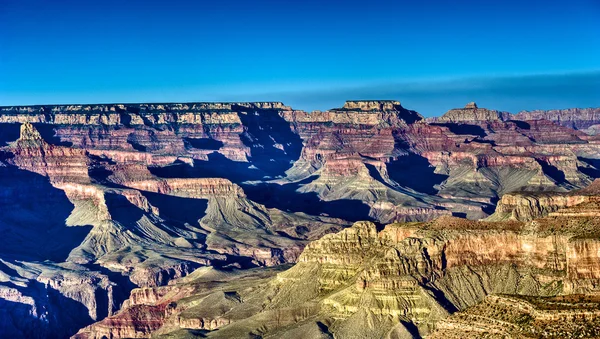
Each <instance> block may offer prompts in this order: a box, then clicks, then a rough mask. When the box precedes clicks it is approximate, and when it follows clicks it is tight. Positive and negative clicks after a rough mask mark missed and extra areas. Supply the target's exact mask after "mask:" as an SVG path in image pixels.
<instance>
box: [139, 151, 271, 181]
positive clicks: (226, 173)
mask: <svg viewBox="0 0 600 339" xmlns="http://www.w3.org/2000/svg"><path fill="white" fill-rule="evenodd" d="M148 169H149V170H150V173H152V174H154V175H156V176H158V177H161V178H225V179H229V180H231V181H232V182H234V183H240V182H243V181H248V180H261V179H263V178H265V177H266V176H267V173H266V172H264V171H262V170H260V169H258V168H256V167H252V166H251V164H249V163H247V162H241V161H233V160H230V159H228V158H226V157H225V156H224V155H222V154H221V153H217V152H213V153H210V154H209V155H208V160H194V165H193V166H191V165H189V164H187V163H184V162H181V161H176V162H174V163H173V164H171V165H167V166H161V167H149V168H148Z"/></svg>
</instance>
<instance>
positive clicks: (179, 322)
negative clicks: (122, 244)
mask: <svg viewBox="0 0 600 339" xmlns="http://www.w3.org/2000/svg"><path fill="white" fill-rule="evenodd" d="M567 210H569V209H567ZM569 211H570V210H569ZM576 211H577V210H573V211H571V212H572V213H571V214H567V215H564V214H563V215H558V216H553V217H549V216H547V217H543V218H538V219H536V220H534V221H531V222H520V221H500V222H486V221H470V220H466V219H460V218H455V217H441V218H439V219H436V220H433V221H431V222H413V223H394V224H390V225H387V226H385V227H384V228H383V229H381V230H379V231H378V230H377V227H376V225H375V224H373V223H371V222H357V223H355V224H354V225H353V226H352V227H350V228H347V229H344V230H342V231H340V232H338V233H336V234H328V235H325V236H324V237H322V238H321V239H320V240H317V241H314V242H311V243H310V244H309V245H308V246H306V248H305V249H304V252H303V253H302V255H301V256H300V258H299V260H298V263H297V264H295V265H294V266H293V267H292V268H290V269H288V270H285V271H281V269H282V268H279V269H278V270H274V269H269V270H249V271H236V270H234V271H223V270H218V269H212V268H203V269H199V270H197V271H196V272H194V273H192V274H191V275H189V276H187V277H186V278H183V279H180V280H177V281H174V282H173V283H172V284H169V285H168V286H162V287H154V288H144V289H135V290H133V291H132V294H131V297H130V298H129V300H128V301H127V302H126V303H125V304H124V307H123V309H122V310H121V311H120V312H119V313H117V314H116V315H113V316H111V317H108V318H107V319H105V320H103V321H101V322H98V323H96V324H93V325H91V326H88V327H86V328H84V329H82V330H81V331H80V332H79V333H78V334H77V335H76V336H75V338H102V337H108V338H148V337H150V336H151V335H152V337H159V338H160V337H164V338H171V337H186V335H190V336H191V335H196V336H206V337H210V338H247V337H257V336H258V337H264V338H321V337H322V338H331V337H340V338H420V337H431V338H444V337H446V338H479V337H486V338H488V337H490V338H496V337H497V338H507V337H508V338H517V337H518V338H521V337H528V338H536V337H544V338H565V337H581V338H593V337H597V336H598V335H600V332H599V331H600V327H599V326H598V325H599V323H598V322H599V321H600V318H599V316H600V303H599V300H598V292H599V291H598V286H599V285H598V283H599V282H600V260H598V249H599V248H600V240H598V239H599V238H598V235H599V234H600V223H599V222H598V220H597V216H594V217H590V216H589V215H587V214H577V213H576ZM596 212H597V213H600V206H597V207H596Z"/></svg>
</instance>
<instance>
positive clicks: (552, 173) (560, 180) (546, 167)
mask: <svg viewBox="0 0 600 339" xmlns="http://www.w3.org/2000/svg"><path fill="white" fill-rule="evenodd" d="M535 160H536V161H537V163H538V164H540V166H542V171H543V172H544V174H546V175H547V176H549V177H550V178H552V179H553V180H554V181H556V183H557V184H559V185H560V184H568V181H567V179H566V177H565V173H564V172H563V171H561V170H559V169H558V168H557V167H556V166H552V165H550V164H549V163H548V162H546V161H544V160H539V159H535Z"/></svg>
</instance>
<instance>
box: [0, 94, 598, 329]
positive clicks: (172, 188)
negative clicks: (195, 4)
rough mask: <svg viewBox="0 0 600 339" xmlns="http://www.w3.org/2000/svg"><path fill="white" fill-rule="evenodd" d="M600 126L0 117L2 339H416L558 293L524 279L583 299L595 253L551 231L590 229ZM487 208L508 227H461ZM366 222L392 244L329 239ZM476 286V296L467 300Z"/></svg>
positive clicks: (261, 107) (577, 121) (355, 111)
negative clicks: (156, 338)
mask: <svg viewBox="0 0 600 339" xmlns="http://www.w3.org/2000/svg"><path fill="white" fill-rule="evenodd" d="M594 112H595V111H594V110H565V111H557V112H555V111H549V112H546V113H543V114H542V113H539V114H538V113H535V114H534V113H532V112H529V113H527V114H526V113H523V112H522V113H519V114H516V115H510V114H508V113H505V112H499V111H495V110H490V109H484V108H479V107H478V106H477V105H476V104H474V103H470V104H468V105H467V106H466V107H465V108H463V109H456V110H451V111H449V112H448V113H447V114H445V115H444V116H443V117H441V118H438V119H431V118H430V119H424V118H423V117H422V116H421V115H419V114H418V113H417V112H415V111H411V110H409V109H406V108H404V107H403V106H402V105H401V104H400V102H398V101H391V100H364V101H348V102H346V103H345V104H344V105H343V107H341V108H334V109H331V110H328V111H315V112H311V113H308V112H304V111H299V110H294V109H292V108H291V107H288V106H285V105H284V104H282V103H279V102H258V103H248V102H246V103H180V104H177V103H169V104H98V105H55V106H52V105H44V106H19V107H0V187H1V188H2V189H1V190H0V208H1V209H2V217H1V218H0V232H1V234H2V236H1V237H0V315H1V316H0V329H2V333H8V336H10V337H36V336H37V337H40V338H45V337H59V338H62V337H66V336H69V335H73V334H75V333H76V332H77V331H78V330H79V329H81V328H82V327H84V326H88V325H90V324H92V323H94V322H96V324H94V325H91V326H92V327H88V328H87V329H86V330H82V331H81V333H80V334H79V335H80V336H90V337H101V334H102V335H107V336H109V337H110V336H111V335H112V336H114V337H145V336H147V335H148V334H149V333H152V332H157V333H158V334H161V333H163V332H164V333H168V332H170V331H175V330H176V331H183V332H186V331H191V329H196V330H199V331H214V330H215V329H218V330H217V331H214V332H210V335H211V336H213V335H214V336H224V337H227V336H231V335H237V334H240V333H241V334H243V335H248V334H251V335H263V334H265V333H267V334H269V333H270V334H273V335H274V336H280V335H281V336H286V335H287V336H289V337H295V336H297V335H299V333H308V334H309V335H310V336H311V337H328V336H331V335H332V333H335V334H336V335H338V334H339V335H342V336H343V335H350V334H351V333H356V335H357V336H361V335H368V336H380V335H383V334H386V333H388V332H385V333H384V332H377V331H379V330H381V331H391V332H389V333H391V334H390V335H392V336H409V335H421V334H425V333H429V332H431V331H432V330H433V329H434V327H435V324H436V323H437V322H438V320H440V319H445V317H446V316H447V314H449V313H454V312H455V311H456V310H463V309H465V308H466V307H468V306H471V305H474V304H475V303H476V302H478V301H480V300H482V298H483V296H484V295H487V294H489V293H492V292H501V293H509V294H514V293H517V292H519V291H520V290H519V289H520V288H521V285H518V284H517V285H518V286H517V287H515V286H516V285H515V286H512V285H511V286H509V287H507V288H506V289H503V288H500V287H497V284H498V283H497V281H499V279H509V278H510V279H513V278H514V279H517V280H519V279H521V280H523V281H525V280H527V279H533V280H532V281H534V282H533V283H532V284H533V285H530V284H529V283H527V284H526V285H527V286H528V287H527V288H528V289H529V288H531V289H533V290H534V291H535V293H538V294H539V295H552V293H554V292H552V293H550V292H548V291H546V290H543V289H541V288H540V287H539V286H541V285H544V284H546V283H547V282H548V281H549V280H552V279H555V277H554V276H552V275H551V274H550V273H548V274H550V275H549V276H546V275H540V276H533V277H529V276H526V274H525V273H523V272H524V271H522V270H521V267H525V268H528V269H533V268H532V267H535V270H538V269H540V270H543V271H544V272H546V269H548V270H550V271H547V272H553V273H552V274H554V273H556V272H559V273H556V274H559V275H560V274H563V273H560V272H563V271H561V270H566V272H568V274H569V277H575V278H573V279H575V280H572V279H571V278H569V279H563V280H561V283H562V284H563V291H561V293H588V290H590V289H591V288H592V287H593V286H594V285H593V284H594V281H593V279H595V278H596V275H597V271H596V268H595V266H594V265H595V260H596V258H595V257H594V253H595V252H594V250H595V248H596V244H595V243H592V242H589V241H588V239H587V238H586V237H583V238H584V239H583V240H576V239H575V238H574V237H575V236H576V235H577V234H579V233H577V232H579V231H576V232H575V231H573V232H571V231H569V232H571V233H569V232H566V231H564V228H565V227H571V226H573V227H575V229H577V230H579V229H581V230H587V231H586V232H588V231H590V229H589V227H593V224H589V225H588V226H585V227H588V228H585V227H584V226H581V225H572V223H573V222H571V221H568V222H567V220H571V219H573V220H581V219H580V218H591V217H592V216H596V215H597V203H598V202H597V201H596V200H595V199H596V198H595V197H596V193H595V188H594V187H595V186H597V185H596V184H592V186H590V187H591V188H588V189H584V187H586V186H588V185H590V184H591V183H592V182H593V180H594V179H595V178H598V177H600V162H599V161H598V159H600V148H599V147H598V146H599V143H600V139H597V137H596V136H594V135H593V134H594V131H595V127H594V126H596V125H598V124H600V122H599V121H598V119H597V117H596V115H594ZM566 121H569V123H565V122H566ZM498 201H499V206H498V208H497V209H496V213H494V214H493V216H492V217H491V218H490V220H499V221H501V222H500V223H491V222H489V223H483V222H481V223H475V222H470V221H465V220H463V219H457V218H453V216H455V217H456V216H458V217H466V218H469V219H480V218H484V217H488V216H490V215H491V214H492V212H493V211H494V208H495V206H496V203H497V202H498ZM540 218H542V219H540ZM433 219H436V220H437V221H436V222H432V223H429V222H428V221H430V220H433ZM533 219H536V221H531V220H533ZM361 220H368V221H371V222H375V223H378V224H390V223H391V225H389V226H387V227H386V228H385V229H384V230H383V231H380V232H376V230H375V226H374V225H375V224H371V223H359V224H357V225H356V226H355V227H353V228H349V229H346V230H345V231H342V229H344V228H346V227H347V226H349V225H351V224H352V222H355V221H361ZM537 220H545V221H544V222H545V223H546V224H547V225H551V226H548V227H550V228H548V227H546V228H542V229H539V227H538V226H535V227H534V226H532V225H535V224H531V223H529V222H530V221H531V222H537ZM560 220H563V221H565V222H564V223H560V222H559V221H560ZM403 222H411V224H397V223H403ZM575 223H576V222H575ZM482 225H484V226H485V227H483V226H482ZM499 225H500V226H499ZM590 225H591V226H590ZM442 226H443V227H442ZM453 227H454V228H453ZM445 228H448V229H447V230H445ZM482 228H483V230H482ZM488 228H489V229H488ZM551 230H554V231H551ZM340 231H341V233H337V232H340ZM563 231H564V232H563ZM553 232H558V233H560V234H556V235H553ZM581 232H583V231H581ZM531 234H533V235H531ZM530 236H531V237H533V238H528V237H530ZM552 237H554V238H552ZM321 238H322V240H321V242H312V243H311V245H309V246H308V248H307V249H306V250H304V252H303V249H304V247H305V246H306V244H308V243H309V242H311V241H315V240H317V239H321ZM394 239H395V240H394ZM532 239H533V240H532ZM548 239H551V240H548ZM528 241H531V242H528ZM453 244H457V245H456V246H459V245H460V246H462V248H461V249H460V250H459V248H457V247H453V246H455V245H453ZM458 244H459V245H458ZM493 244H500V245H502V246H503V247H502V248H499V247H498V248H496V247H494V246H492V245H493ZM500 245H498V246H500ZM530 245H531V246H533V247H534V250H531V251H529V250H524V249H523V248H525V247H528V246H530ZM519 246H521V247H519ZM488 247H489V248H488ZM486 248H487V249H486ZM494 248H496V250H494ZM519 248H520V249H519ZM425 249H426V250H425ZM468 249H471V251H469V252H468V253H465V252H464V251H465V250H468ZM453 251H456V253H455V252H453ZM461 251H462V252H461ZM490 251H491V252H490ZM494 251H495V252H494ZM300 253H303V254H302V255H300ZM340 253H343V255H342V254H340ZM504 257H506V258H510V260H508V259H507V260H505V261H502V260H504V259H502V260H500V258H504ZM546 257H547V258H554V259H547V260H553V261H552V263H550V261H548V262H547V263H545V261H544V260H545V259H544V258H546ZM565 257H568V258H569V261H568V265H571V266H570V267H569V268H565V267H566V266H565V265H567V264H566V263H565V262H564V260H563V259H564V258H565ZM465 258H466V259H465ZM380 259H381V260H380ZM495 260H500V262H501V263H500V264H499V265H500V266H501V267H502V269H501V270H500V271H498V272H501V273H494V274H496V275H492V273H490V272H491V271H490V270H491V268H489V267H491V266H488V265H491V264H490V263H491V262H495ZM296 262H298V264H297V265H296V266H295V267H294V268H292V269H291V270H290V271H286V272H281V270H282V268H281V267H280V266H281V265H286V264H293V263H296ZM451 265H454V266H451ZM511 265H512V266H515V265H516V266H518V267H517V268H514V267H512V266H511ZM532 265H533V266H532ZM552 265H554V266H552ZM568 265H567V266H568ZM273 266H277V267H276V268H275V267H273ZM511 267H512V268H511ZM548 267H550V268H548ZM468 270H472V271H473V272H477V273H476V274H478V275H481V276H483V277H486V279H488V278H489V281H488V280H486V281H487V282H484V283H481V282H480V285H473V286H472V290H468V291H466V292H465V293H463V292H462V291H463V290H464V286H463V285H464V284H467V283H466V282H465V281H469V284H470V283H471V281H474V279H475V278H474V276H473V274H475V273H468V272H467V271H468ZM552 270H554V271H552ZM192 272H195V273H192ZM202 272H204V273H202ZM448 272H451V274H450V273H448ZM494 272H496V271H494ZM547 272H546V273H547ZM546 273H543V274H546ZM447 274H450V275H447ZM540 274H541V273H540ZM188 275H189V277H186V276H188ZM188 278H189V279H188ZM238 278H239V279H238ZM186 279H188V280H186ZM235 279H238V280H239V282H235V283H234V282H233V280H235ZM444 279H446V280H444ZM464 279H466V280H464ZM544 279H545V280H544ZM585 279H588V280H586V281H588V282H586V283H585V284H584V283H581V284H580V282H581V281H583V280H585ZM590 279H591V280H590ZM521 280H519V281H521ZM580 280H581V281H580ZM194 281H195V282H194ZM511 281H512V280H511ZM527 281H529V280H527ZM553 281H554V280H553ZM170 283H171V284H170ZM190 284H192V285H194V284H196V285H194V286H196V287H193V288H191V287H190ZM232 284H233V285H232ZM536 284H537V285H536ZM586 284H587V285H586ZM263 285H264V286H263ZM215 286H220V287H218V288H222V290H219V291H217V290H215V289H214V288H217V287H215ZM531 286H533V287H531ZM544 286H546V285H544ZM134 288H140V290H137V289H134ZM246 288H247V289H246ZM523 288H525V287H523ZM392 289H393V290H392ZM132 290H133V294H131V296H130V292H131V291H132ZM230 290H231V291H236V293H229V292H230ZM295 291H297V292H298V293H300V295H301V296H300V297H299V299H298V298H297V297H296V296H294V295H293V293H292V292H295ZM391 291H394V292H391ZM440 291H441V292H442V293H443V294H444V296H445V298H446V299H447V300H442V299H440V295H439V293H440ZM455 291H461V292H460V293H459V292H455ZM528 291H529V290H528ZM546 292H548V293H546ZM203 293H206V294H203ZM453 293H454V294H453ZM538 294H536V295H538ZM199 295H202V296H199ZM252 295H256V297H251V296H252ZM128 297H129V298H130V299H129V301H126V299H127V298H128ZM188 297H189V298H192V299H190V300H189V303H188V300H187V299H186V298H188ZM204 298H206V299H204ZM173 303H174V304H173ZM198 305H202V307H200V306H198ZM382 305H383V306H382ZM196 306H198V307H196ZM121 308H122V311H121V313H119V315H116V312H117V311H118V310H119V309H121ZM321 315H324V316H321ZM384 315H385V316H384ZM109 316H114V317H109ZM106 317H109V318H107V320H106V321H104V322H99V323H98V321H101V320H102V319H104V318H106ZM255 323H256V324H263V323H264V324H265V325H264V326H265V327H256V326H255V325H254V324H255ZM64 324H69V325H68V326H67V325H64ZM354 324H356V325H354ZM376 329H377V330H376ZM273 331H275V332H273ZM279 331H281V332H279ZM183 332H181V333H180V334H185V333H183ZM177 333H179V332H177ZM195 333H198V332H195Z"/></svg>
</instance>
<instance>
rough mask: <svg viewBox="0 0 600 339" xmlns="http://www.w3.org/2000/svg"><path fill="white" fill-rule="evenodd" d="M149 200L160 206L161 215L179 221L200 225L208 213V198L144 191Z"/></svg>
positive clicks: (152, 203)
mask: <svg viewBox="0 0 600 339" xmlns="http://www.w3.org/2000/svg"><path fill="white" fill-rule="evenodd" d="M142 194H143V195H144V196H145V197H146V198H147V199H148V202H149V203H150V204H151V205H152V206H155V207H157V208H158V211H159V214H160V217H161V218H163V219H166V220H169V221H175V222H178V223H188V224H190V225H198V220H200V219H202V218H203V217H204V216H205V215H206V208H207V207H208V200H207V199H193V198H183V197H176V196H172V195H165V194H159V193H153V192H142Z"/></svg>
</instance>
